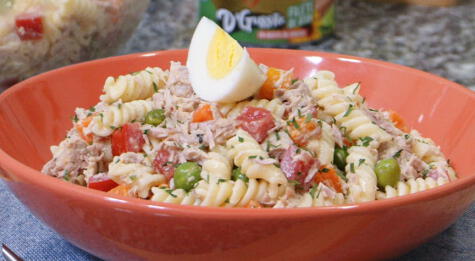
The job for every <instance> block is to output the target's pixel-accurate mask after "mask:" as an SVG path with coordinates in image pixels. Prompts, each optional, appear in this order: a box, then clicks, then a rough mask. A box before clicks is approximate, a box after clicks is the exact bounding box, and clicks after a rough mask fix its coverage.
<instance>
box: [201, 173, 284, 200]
mask: <svg viewBox="0 0 475 261" xmlns="http://www.w3.org/2000/svg"><path fill="white" fill-rule="evenodd" d="M284 191H285V187H284V186H279V185H277V184H270V183H268V182H267V181H265V180H258V179H249V182H248V183H247V184H246V182H244V181H242V180H240V179H239V180H237V181H235V182H234V181H232V180H220V181H218V182H210V183H207V182H205V181H200V182H199V183H198V186H197V187H196V193H197V194H198V195H199V197H200V198H201V199H202V203H201V205H202V206H212V207H218V206H225V207H234V206H239V207H244V206H246V205H247V204H249V202H250V201H251V200H256V201H259V202H272V201H275V200H276V199H277V198H278V197H279V196H281V195H282V194H283V193H284Z"/></svg>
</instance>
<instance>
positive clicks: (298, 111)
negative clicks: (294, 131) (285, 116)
mask: <svg viewBox="0 0 475 261" xmlns="http://www.w3.org/2000/svg"><path fill="white" fill-rule="evenodd" d="M297 115H298V116H299V118H302V112H301V111H300V109H297Z"/></svg>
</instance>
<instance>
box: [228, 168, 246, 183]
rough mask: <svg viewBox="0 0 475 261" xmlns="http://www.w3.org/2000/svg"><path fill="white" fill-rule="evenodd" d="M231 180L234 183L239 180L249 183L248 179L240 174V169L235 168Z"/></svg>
mask: <svg viewBox="0 0 475 261" xmlns="http://www.w3.org/2000/svg"><path fill="white" fill-rule="evenodd" d="M232 179H233V180H234V181H236V180H238V179H240V180H242V181H244V182H249V178H248V177H247V176H246V175H245V174H244V173H242V172H241V168H236V169H233V176H232Z"/></svg>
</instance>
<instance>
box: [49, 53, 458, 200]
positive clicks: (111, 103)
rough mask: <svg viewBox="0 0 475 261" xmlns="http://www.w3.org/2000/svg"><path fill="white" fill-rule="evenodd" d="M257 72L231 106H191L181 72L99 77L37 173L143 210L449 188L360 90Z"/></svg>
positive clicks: (422, 148)
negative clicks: (92, 101)
mask: <svg viewBox="0 0 475 261" xmlns="http://www.w3.org/2000/svg"><path fill="white" fill-rule="evenodd" d="M259 69H260V70H261V71H262V72H263V73H264V74H265V76H266V78H265V81H264V82H263V83H262V85H261V86H260V88H259V90H257V91H256V92H255V93H254V95H253V96H251V97H249V98H247V99H244V100H241V101H238V102H231V103H219V102H209V101H205V100H203V99H201V98H199V97H198V96H197V95H196V93H195V92H194V91H193V88H192V84H191V83H190V76H189V68H187V66H184V65H182V64H180V63H178V62H172V63H171V65H170V68H169V69H168V70H163V69H161V68H146V69H144V70H143V71H139V72H135V73H131V74H127V75H121V76H118V77H116V78H114V77H108V78H107V79H106V81H105V85H104V91H103V94H102V95H101V96H100V101H99V103H97V104H96V105H95V106H94V107H91V108H77V109H76V111H75V115H74V117H73V128H72V129H70V130H69V132H68V133H67V137H66V138H65V139H64V140H63V141H62V142H61V143H60V144H59V145H58V146H52V147H51V151H52V154H53V158H52V159H51V160H50V161H48V162H47V163H46V164H45V165H44V167H43V169H42V172H43V173H45V174H48V175H51V176H54V177H57V178H60V179H63V180H65V181H68V182H71V183H74V184H79V185H82V186H87V187H89V188H92V189H97V190H102V191H107V192H108V193H115V194H120V195H126V196H130V197H136V198H142V199H147V200H152V201H158V202H166V203H175V204H183V205H196V206H213V207H250V208H293V207H317V206H331V205H338V204H351V203H360V202H367V201H373V200H382V199H386V198H391V197H396V196H403V195H406V194H410V193H416V192H419V191H423V190H426V189H430V188H433V187H436V186H440V185H443V184H445V183H448V182H450V181H452V180H455V179H456V174H455V172H454V170H453V169H452V167H451V166H450V164H449V162H448V160H447V159H446V158H445V156H444V155H443V153H442V152H441V150H440V148H439V147H438V146H437V145H436V144H434V142H433V141H432V140H431V139H429V138H425V137H422V136H421V135H420V134H419V133H418V132H417V131H416V130H410V129H409V128H408V127H407V126H406V125H405V124H404V121H403V119H402V118H401V117H400V116H399V115H398V114H397V113H396V112H394V111H390V110H383V109H378V110H377V109H373V108H369V107H368V106H367V104H366V102H365V98H364V97H362V96H361V95H360V94H359V91H360V88H361V84H360V83H354V84H350V85H348V86H344V87H340V86H338V84H337V82H336V81H335V75H334V74H333V73H332V72H330V71H323V70H321V71H318V72H316V73H315V74H314V75H312V76H311V77H308V78H305V79H298V78H295V77H294V76H293V71H292V70H283V69H279V68H273V67H267V66H265V65H262V64H261V65H259Z"/></svg>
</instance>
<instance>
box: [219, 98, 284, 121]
mask: <svg viewBox="0 0 475 261" xmlns="http://www.w3.org/2000/svg"><path fill="white" fill-rule="evenodd" d="M247 106H253V107H258V108H264V109H266V110H268V111H270V112H271V113H272V114H273V115H274V117H275V118H276V119H281V118H282V116H283V115H284V112H285V108H284V107H283V106H282V102H281V101H280V100H279V99H272V100H270V101H269V100H266V99H261V100H250V101H242V102H239V103H237V104H236V103H232V104H221V105H220V112H221V113H222V114H223V115H224V116H226V117H227V118H231V119H235V118H237V117H238V116H239V114H241V112H242V110H243V109H244V108H246V107H247Z"/></svg>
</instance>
